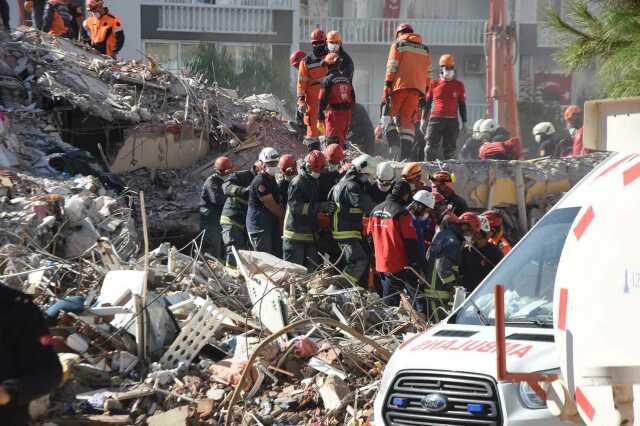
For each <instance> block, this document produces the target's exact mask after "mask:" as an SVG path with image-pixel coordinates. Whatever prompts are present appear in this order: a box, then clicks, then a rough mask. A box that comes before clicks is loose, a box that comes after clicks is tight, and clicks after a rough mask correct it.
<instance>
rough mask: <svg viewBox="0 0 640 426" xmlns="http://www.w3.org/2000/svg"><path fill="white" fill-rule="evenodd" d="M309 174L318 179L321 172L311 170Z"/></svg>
mask: <svg viewBox="0 0 640 426" xmlns="http://www.w3.org/2000/svg"><path fill="white" fill-rule="evenodd" d="M309 176H311V177H312V178H314V179H318V178H319V177H320V172H309Z"/></svg>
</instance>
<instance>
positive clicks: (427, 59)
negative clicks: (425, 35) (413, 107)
mask: <svg viewBox="0 0 640 426" xmlns="http://www.w3.org/2000/svg"><path fill="white" fill-rule="evenodd" d="M430 74H431V54H430V53H429V48H428V47H427V46H425V45H424V44H422V37H421V36H420V35H419V34H415V33H411V34H401V35H400V37H398V40H397V41H396V42H395V43H393V44H392V45H391V50H390V51H389V60H388V61H387V74H386V77H385V81H390V82H392V83H393V86H392V87H393V90H394V91H395V90H401V89H414V90H417V91H419V92H420V93H421V94H422V95H424V94H425V93H427V89H428V88H429V83H430V78H429V75H430Z"/></svg>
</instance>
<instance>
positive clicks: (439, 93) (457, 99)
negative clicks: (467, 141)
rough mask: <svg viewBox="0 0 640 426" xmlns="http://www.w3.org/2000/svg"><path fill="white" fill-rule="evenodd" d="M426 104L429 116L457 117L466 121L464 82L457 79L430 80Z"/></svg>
mask: <svg viewBox="0 0 640 426" xmlns="http://www.w3.org/2000/svg"><path fill="white" fill-rule="evenodd" d="M427 106H429V107H431V117H434V118H458V109H460V115H461V117H462V121H467V111H466V109H467V107H466V96H465V90H464V84H463V83H462V82H461V81H459V80H455V79H454V80H444V79H439V80H432V81H431V84H430V85H429V92H428V93H427Z"/></svg>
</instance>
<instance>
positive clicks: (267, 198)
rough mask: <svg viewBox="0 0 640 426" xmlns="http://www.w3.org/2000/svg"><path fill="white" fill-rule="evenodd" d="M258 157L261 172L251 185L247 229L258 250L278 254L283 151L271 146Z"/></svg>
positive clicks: (281, 219) (282, 217)
mask: <svg viewBox="0 0 640 426" xmlns="http://www.w3.org/2000/svg"><path fill="white" fill-rule="evenodd" d="M258 159H259V161H260V165H261V171H260V173H258V174H257V175H256V177H254V178H253V181H251V185H250V186H249V206H248V208H247V218H246V224H247V232H248V233H249V241H250V242H251V246H252V247H253V249H254V250H255V251H262V252H265V253H271V254H273V255H274V256H278V255H280V253H281V251H282V248H281V247H280V235H281V229H282V221H283V219H284V209H283V208H282V205H281V194H280V191H279V190H278V184H277V182H276V175H277V174H278V171H279V170H280V168H279V167H278V162H279V160H280V153H279V152H278V151H277V150H275V149H274V148H271V147H267V148H263V149H262V151H260V156H259V157H258Z"/></svg>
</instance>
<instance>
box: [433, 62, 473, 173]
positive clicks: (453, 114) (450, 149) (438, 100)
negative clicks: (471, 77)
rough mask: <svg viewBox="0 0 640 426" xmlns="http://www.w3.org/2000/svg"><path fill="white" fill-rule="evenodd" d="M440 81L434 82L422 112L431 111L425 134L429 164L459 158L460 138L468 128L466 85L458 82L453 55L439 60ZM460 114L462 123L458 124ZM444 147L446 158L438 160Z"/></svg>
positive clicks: (444, 156)
mask: <svg viewBox="0 0 640 426" xmlns="http://www.w3.org/2000/svg"><path fill="white" fill-rule="evenodd" d="M439 64H440V79H438V80H433V81H431V84H430V85H429V91H428V92H427V96H426V99H425V101H424V105H423V108H424V109H425V110H427V111H429V124H428V126H427V128H426V130H425V131H423V133H424V134H425V140H426V146H425V158H426V159H427V161H435V160H437V159H443V160H446V159H451V158H456V141H457V140H458V134H459V133H460V131H461V130H462V129H463V128H464V126H466V124H467V103H466V95H465V87H464V84H463V83H462V82H461V81H460V80H457V79H456V78H455V66H456V62H455V59H454V57H453V55H449V54H447V55H442V56H441V57H440V62H439ZM458 113H460V121H458ZM440 147H442V152H443V156H442V157H440V156H439V151H440Z"/></svg>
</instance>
